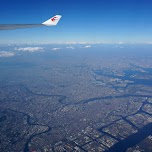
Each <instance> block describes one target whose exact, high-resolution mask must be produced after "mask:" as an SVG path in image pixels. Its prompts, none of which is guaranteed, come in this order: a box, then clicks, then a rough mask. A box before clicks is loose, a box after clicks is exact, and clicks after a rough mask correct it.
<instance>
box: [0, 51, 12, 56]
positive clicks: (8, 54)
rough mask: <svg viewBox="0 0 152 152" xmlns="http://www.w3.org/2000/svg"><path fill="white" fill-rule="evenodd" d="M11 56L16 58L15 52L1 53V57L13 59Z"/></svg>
mask: <svg viewBox="0 0 152 152" xmlns="http://www.w3.org/2000/svg"><path fill="white" fill-rule="evenodd" d="M11 56H15V53H14V52H6V51H1V52H0V57H11Z"/></svg>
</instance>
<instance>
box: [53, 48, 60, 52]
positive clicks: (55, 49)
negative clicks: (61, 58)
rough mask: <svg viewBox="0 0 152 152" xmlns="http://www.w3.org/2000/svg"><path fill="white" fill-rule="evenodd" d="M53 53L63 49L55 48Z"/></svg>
mask: <svg viewBox="0 0 152 152" xmlns="http://www.w3.org/2000/svg"><path fill="white" fill-rule="evenodd" d="M52 50H53V51H57V50H61V48H53V49H52Z"/></svg>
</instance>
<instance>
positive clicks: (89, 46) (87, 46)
mask: <svg viewBox="0 0 152 152" xmlns="http://www.w3.org/2000/svg"><path fill="white" fill-rule="evenodd" d="M91 47H92V46H91V45H86V46H84V47H82V48H85V49H87V48H91Z"/></svg>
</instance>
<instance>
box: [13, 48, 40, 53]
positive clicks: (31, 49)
mask: <svg viewBox="0 0 152 152" xmlns="http://www.w3.org/2000/svg"><path fill="white" fill-rule="evenodd" d="M15 50H17V51H27V52H39V51H43V48H42V47H20V48H15Z"/></svg>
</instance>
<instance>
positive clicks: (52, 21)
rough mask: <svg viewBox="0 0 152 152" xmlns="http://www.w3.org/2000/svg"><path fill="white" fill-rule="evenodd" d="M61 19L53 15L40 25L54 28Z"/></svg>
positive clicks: (59, 16)
mask: <svg viewBox="0 0 152 152" xmlns="http://www.w3.org/2000/svg"><path fill="white" fill-rule="evenodd" d="M61 17H62V16H61V15H55V16H53V17H52V18H50V19H49V20H47V21H45V22H43V23H42V24H43V25H46V26H55V25H57V23H58V22H59V20H60V19H61Z"/></svg>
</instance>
